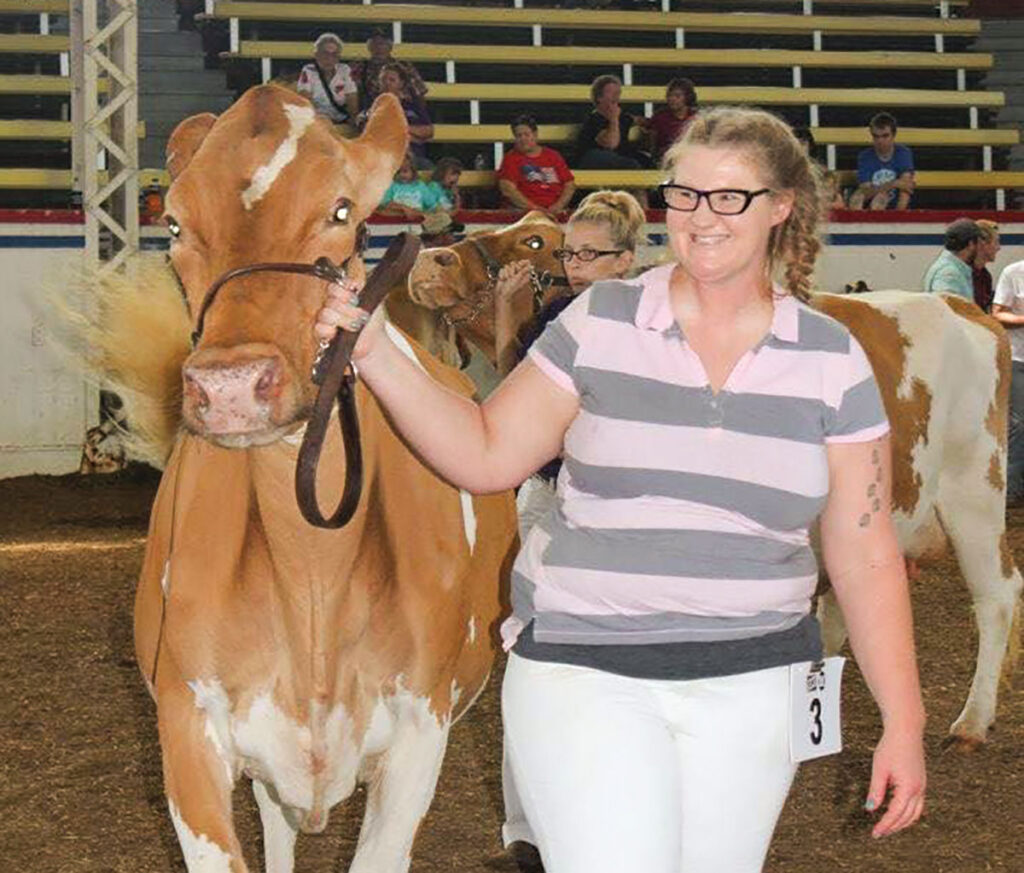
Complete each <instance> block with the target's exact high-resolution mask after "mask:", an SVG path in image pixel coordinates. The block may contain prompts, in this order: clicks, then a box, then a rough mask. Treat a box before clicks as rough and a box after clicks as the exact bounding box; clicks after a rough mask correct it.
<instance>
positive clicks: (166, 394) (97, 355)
mask: <svg viewBox="0 0 1024 873" xmlns="http://www.w3.org/2000/svg"><path fill="white" fill-rule="evenodd" d="M55 303H56V305H57V308H58V310H59V311H60V313H61V315H62V317H63V320H64V322H65V333H66V334H67V335H68V340H69V342H68V346H69V347H70V348H71V349H72V351H73V353H74V354H75V356H76V357H77V358H79V360H80V361H81V362H82V364H83V366H84V367H85V369H86V370H87V372H88V374H89V376H90V377H91V378H93V379H95V380H96V381H97V382H98V383H99V384H100V385H101V386H102V387H103V388H104V389H106V390H109V391H114V392H115V393H117V394H118V395H119V396H120V397H121V399H122V400H123V401H124V405H125V414H126V418H127V420H128V427H129V431H128V433H127V434H125V435H124V441H125V444H126V447H127V449H128V451H129V453H130V454H131V456H132V457H134V458H137V459H138V460H142V461H146V462H148V463H150V464H153V465H154V466H157V467H163V465H164V463H165V462H166V460H167V457H168V455H169V454H170V451H171V446H172V445H173V444H174V439H175V436H176V435H177V433H178V429H179V426H180V424H181V365H182V362H183V361H184V359H185V357H186V355H187V354H188V352H189V331H190V321H189V317H188V312H187V310H186V308H185V302H184V299H183V297H182V293H181V289H180V287H179V285H178V282H177V279H176V278H175V275H174V273H173V271H172V270H171V268H170V267H169V266H167V265H165V264H164V263H162V262H159V261H158V260H157V259H155V258H154V259H150V258H140V259H137V261H136V262H135V263H133V264H131V265H130V267H129V269H128V270H127V271H126V272H125V273H124V274H120V273H119V274H111V275H107V276H103V277H100V276H86V277H85V278H84V279H83V281H82V283H81V286H80V287H78V288H69V289H68V290H67V291H66V292H65V293H64V294H62V295H61V296H60V297H59V298H58V299H57V300H56V301H55Z"/></svg>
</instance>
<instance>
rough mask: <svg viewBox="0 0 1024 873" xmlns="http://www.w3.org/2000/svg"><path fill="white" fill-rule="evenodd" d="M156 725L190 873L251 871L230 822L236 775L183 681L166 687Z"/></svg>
mask: <svg viewBox="0 0 1024 873" xmlns="http://www.w3.org/2000/svg"><path fill="white" fill-rule="evenodd" d="M157 723H158V726H159V730H160V747H161V749H162V751H163V769H164V790H165V791H166V793H167V805H168V807H169V808H170V812H171V819H172V821H173V822H174V829H175V831H177V834H178V843H179V844H180V845H181V852H182V854H183V855H184V856H185V866H186V867H187V868H188V873H248V867H246V866H245V861H244V860H243V858H242V849H241V846H240V845H239V843H238V837H237V835H236V834H235V828H234V824H233V823H232V820H231V789H232V788H233V786H234V777H233V775H232V771H231V767H230V765H229V763H228V761H227V755H226V753H225V751H224V750H220V749H218V748H217V746H216V744H215V741H214V739H213V737H214V736H216V734H215V733H214V732H213V731H207V715H206V713H205V712H204V710H203V709H201V708H200V707H199V706H198V705H197V700H196V696H195V695H193V693H192V692H191V691H190V690H189V689H188V688H187V687H185V686H184V685H182V686H181V687H180V689H172V690H169V689H167V688H162V689H161V690H160V693H159V694H158V697H157Z"/></svg>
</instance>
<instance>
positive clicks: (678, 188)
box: [658, 182, 772, 215]
mask: <svg viewBox="0 0 1024 873" xmlns="http://www.w3.org/2000/svg"><path fill="white" fill-rule="evenodd" d="M658 191H660V192H661V196H662V198H664V200H665V205H666V206H667V207H668V208H669V209H675V210H677V211H679V212H696V211H697V207H698V206H700V201H701V198H702V197H703V198H706V199H707V201H708V207H709V208H710V209H711V211H712V212H715V213H718V214H719V215H739V214H740V213H741V212H746V211H747V207H749V206H750V204H751V203H752V202H753V201H754V198H755V197H760V196H761V195H762V194H771V193H772V189H771V188H761V189H760V190H759V191H744V190H743V189H741V188H716V189H715V190H713V191H699V190H698V189H696V188H687V187H686V186H685V185H675V184H673V183H672V182H666V183H665V184H664V185H659V186H658Z"/></svg>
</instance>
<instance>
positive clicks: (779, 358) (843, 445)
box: [318, 107, 925, 873]
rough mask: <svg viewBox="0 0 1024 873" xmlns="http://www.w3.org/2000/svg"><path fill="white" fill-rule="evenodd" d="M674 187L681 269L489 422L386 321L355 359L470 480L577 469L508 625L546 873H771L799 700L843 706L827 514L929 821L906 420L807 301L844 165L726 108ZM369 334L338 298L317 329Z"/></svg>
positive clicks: (891, 724) (518, 573)
mask: <svg viewBox="0 0 1024 873" xmlns="http://www.w3.org/2000/svg"><path fill="white" fill-rule="evenodd" d="M666 169H667V170H668V172H669V174H670V177H669V178H670V180H671V181H670V182H669V183H668V184H667V185H665V186H664V188H663V194H664V196H665V200H666V203H667V205H668V214H667V217H666V224H667V228H668V236H669V240H670V243H671V247H672V251H673V254H674V256H675V258H674V260H673V261H672V262H670V263H667V264H664V265H662V266H659V267H655V268H654V269H652V270H649V271H648V272H646V273H644V274H643V275H641V276H640V277H639V278H637V279H634V280H618V281H603V282H597V283H596V284H594V285H592V286H591V287H590V288H589V289H588V290H587V291H584V292H583V293H582V294H580V295H579V296H577V297H576V299H575V300H574V301H573V303H572V304H570V305H569V307H568V308H567V309H566V310H565V311H564V312H563V313H562V314H561V315H560V316H559V317H558V318H557V319H556V320H555V321H554V322H553V323H552V324H550V325H549V326H548V328H547V329H546V330H545V332H544V334H543V335H542V336H541V337H540V339H538V340H537V341H536V342H535V343H534V344H533V345H532V346H531V348H530V350H529V353H528V356H527V358H526V360H524V361H523V362H522V363H521V364H520V365H519V366H518V367H517V368H516V369H515V370H514V371H513V372H512V373H511V374H510V375H509V376H508V378H507V379H505V380H504V381H503V382H502V383H501V385H500V386H499V387H498V389H497V390H496V391H495V392H494V393H493V394H491V395H490V396H489V397H488V398H487V400H486V401H485V402H484V403H483V404H482V405H477V404H476V403H474V402H472V401H470V400H467V399H465V398H462V397H457V396H455V395H454V394H451V393H449V392H447V391H445V390H444V389H443V388H441V387H440V386H438V385H436V384H435V383H433V382H431V381H430V380H429V379H428V378H426V377H425V376H424V374H423V373H422V372H421V371H420V370H418V369H417V368H416V366H415V364H413V363H412V362H411V361H409V360H408V359H407V358H405V357H404V356H403V355H402V353H401V352H400V351H399V350H398V349H397V347H395V346H393V345H392V343H391V342H390V341H389V340H388V338H387V336H386V334H385V333H384V331H383V328H382V321H381V316H379V315H377V316H375V317H374V318H373V319H371V321H370V324H369V325H368V326H367V328H366V329H365V330H364V331H363V333H362V335H361V336H360V337H359V341H358V343H357V345H356V350H355V353H354V355H353V359H354V360H355V361H356V363H357V364H358V366H359V374H360V378H362V379H363V380H364V381H365V382H366V384H367V386H368V387H369V388H370V390H372V391H373V392H374V393H375V394H376V396H377V398H378V399H379V400H380V402H381V403H382V404H383V405H384V406H385V408H386V409H387V410H388V413H389V415H390V418H391V421H392V422H393V423H394V424H395V426H396V427H397V428H399V429H400V430H401V432H402V433H403V434H404V435H405V437H406V438H407V439H408V440H409V441H410V443H411V444H412V445H413V446H414V448H415V449H416V450H417V451H418V452H419V454H420V456H421V457H423V458H424V459H426V461H427V463H429V464H431V465H432V466H433V467H434V469H435V470H437V472H438V473H439V474H440V475H441V476H444V477H445V478H446V479H448V480H449V481H450V482H452V483H453V484H456V485H458V486H460V487H462V488H466V489H467V490H469V491H472V492H478V493H482V492H490V491H496V490H499V489H502V488H509V487H512V486H515V485H517V484H519V483H520V482H522V481H523V479H524V478H526V476H527V475H529V473H530V472H531V471H533V470H535V469H537V468H538V467H539V466H540V465H541V464H542V463H544V462H546V461H548V460H550V459H551V458H553V457H555V456H556V455H557V454H558V453H559V452H563V454H564V462H563V469H562V472H561V474H560V476H559V480H558V495H557V496H558V500H557V502H556V505H555V507H554V509H553V510H552V511H551V512H550V513H549V514H548V515H547V516H545V518H543V519H542V520H541V521H540V522H538V523H537V524H536V525H535V526H534V527H533V529H532V530H531V531H530V533H529V534H528V536H527V537H526V540H525V542H524V543H523V545H522V549H521V551H520V554H519V557H518V559H517V560H516V564H515V566H514V568H513V573H512V586H513V592H512V604H513V614H512V616H511V617H510V618H509V619H507V620H506V622H505V623H504V625H503V626H502V635H503V640H504V645H505V647H506V649H507V650H509V659H508V664H507V666H506V670H505V676H504V681H503V686H502V714H503V718H504V730H505V735H506V739H507V743H508V754H509V759H510V764H511V770H512V775H513V777H514V780H515V783H516V787H517V789H518V792H519V795H520V797H521V799H522V802H523V807H524V810H525V819H526V823H527V825H528V831H529V832H526V831H523V832H520V833H519V834H517V835H516V836H517V837H518V838H519V839H524V838H525V839H529V840H530V841H532V842H534V843H535V844H536V845H538V846H539V848H540V852H541V856H542V858H543V862H544V867H545V869H546V871H547V873H621V871H623V870H642V871H644V873H707V871H729V873H756V871H759V870H761V867H762V864H763V862H764V857H765V855H766V853H767V850H768V845H769V842H770V840H771V835H772V831H773V830H774V827H775V822H776V820H777V818H778V815H779V812H780V811H781V809H782V806H783V803H784V801H785V798H786V795H787V793H788V791H789V787H790V784H791V782H792V780H793V777H794V774H795V772H796V769H797V763H795V761H797V760H799V759H800V758H801V757H803V755H801V754H800V753H799V749H800V748H801V743H800V742H799V741H800V740H806V738H807V734H806V733H805V731H806V729H807V727H808V724H807V719H808V714H807V711H806V710H798V711H793V710H791V708H790V701H791V695H792V699H794V700H797V701H800V700H802V698H801V694H804V693H805V690H811V691H813V690H815V689H817V688H819V687H820V685H818V684H817V683H815V684H814V685H813V686H808V688H807V689H805V688H804V685H805V684H806V680H807V676H808V675H809V674H808V672H807V671H808V669H809V665H810V664H811V663H813V662H816V661H817V660H818V659H819V658H820V657H821V640H820V632H819V628H818V626H817V623H816V621H815V619H814V617H813V616H812V615H811V614H810V603H811V597H812V595H813V593H814V590H815V585H816V582H817V575H818V568H817V563H816V560H815V557H814V553H813V552H812V550H811V547H810V543H809V534H808V529H809V528H810V526H811V525H812V523H814V522H815V521H816V520H818V519H819V517H820V531H821V553H822V556H823V558H824V562H825V568H826V569H827V570H828V573H829V576H830V579H831V582H832V585H833V587H834V588H835V590H836V593H837V594H838V596H839V601H840V604H841V606H842V608H843V612H844V615H845V618H846V623H847V626H848V629H849V632H850V641H851V645H852V647H853V651H854V654H855V655H856V657H857V660H858V664H859V667H860V669H861V672H862V673H863V674H864V676H865V678H866V680H867V684H868V686H869V687H870V689H871V691H872V693H873V695H874V697H875V699H876V701H877V702H878V704H879V707H880V709H881V712H882V725H883V730H882V737H881V741H880V742H879V744H878V746H877V747H876V749H875V752H874V758H873V766H872V774H871V781H870V785H869V788H868V792H867V796H866V798H865V804H864V805H865V808H866V809H867V810H869V811H881V810H882V809H883V807H884V812H883V814H882V815H881V817H880V818H879V819H878V820H877V821H875V822H874V825H873V828H872V834H873V835H874V836H876V837H881V836H885V835H887V834H891V833H894V832H895V831H898V830H901V829H902V828H905V827H907V826H909V825H911V824H913V822H915V821H916V820H917V819H918V818H919V817H920V815H921V811H922V808H923V804H924V784H925V771H924V752H923V742H922V735H923V728H924V712H923V708H922V704H921V694H920V689H919V685H918V677H917V667H916V662H915V658H914V648H913V635H912V628H911V617H910V603H909V596H908V593H907V585H906V576H905V571H904V562H903V558H902V555H901V553H900V551H899V548H898V546H897V542H896V538H895V534H894V531H893V525H892V520H891V518H890V515H889V505H890V478H891V473H890V447H889V441H888V429H889V428H888V422H887V420H886V417H885V411H884V408H883V406H882V402H881V399H880V396H879V392H878V388H877V385H876V383H875V380H874V376H873V374H872V372H871V368H870V366H869V364H868V361H867V358H866V356H865V354H864V352H863V350H862V349H861V347H860V345H859V344H858V343H857V341H856V340H855V339H854V338H853V337H852V335H851V334H850V332H849V331H848V330H847V329H846V328H845V327H844V326H842V325H840V324H839V323H838V322H836V321H834V320H832V319H830V318H828V317H827V316H825V315H823V314H821V313H818V312H816V311H815V310H814V309H812V308H811V307H810V306H808V305H806V302H805V301H806V300H807V298H808V296H809V292H810V290H811V279H812V272H813V268H814V262H815V258H816V256H817V254H818V250H819V248H820V243H819V241H818V237H817V228H818V224H819V221H820V220H821V218H822V216H823V212H824V207H823V202H822V200H823V193H822V185H821V180H820V171H819V170H818V168H817V167H816V166H815V165H814V164H813V162H812V161H811V160H810V159H809V158H808V156H807V154H806V152H805V151H804V149H803V148H802V146H801V145H800V143H799V142H798V141H797V140H796V139H795V137H794V136H793V134H792V131H791V130H790V129H789V127H788V126H787V125H786V124H785V123H784V122H782V121H780V120H779V119H778V118H776V117H774V116H772V115H770V114H768V113H765V112H762V111H760V110H752V109H738V108H727V107H721V108H715V109H712V110H709V111H704V112H701V113H699V114H698V115H697V117H696V118H695V119H694V121H693V122H692V123H691V125H690V126H689V128H688V129H687V131H686V133H685V134H684V135H683V137H682V139H681V140H680V141H678V142H677V143H676V144H675V145H674V146H673V147H672V148H671V149H670V150H669V152H668V154H667V156H666ZM610 248H612V249H613V248H614V246H612V247H610ZM364 323H365V315H364V314H363V313H361V311H360V310H359V309H358V308H357V306H356V305H355V300H354V298H353V295H352V288H351V287H346V288H338V289H335V290H334V291H333V292H332V293H331V295H330V297H329V300H328V304H327V306H326V307H325V308H324V309H323V310H322V311H321V315H320V318H319V324H318V333H319V334H321V335H329V334H330V333H331V332H332V331H333V329H334V327H335V326H341V327H344V328H347V329H354V328H357V327H359V326H361V325H362V324H364ZM801 676H802V677H803V678H802V679H801ZM830 687H831V686H830ZM815 699H817V698H815ZM819 707H820V701H819ZM811 715H813V716H814V717H815V718H818V717H819V716H820V715H821V711H820V709H819V712H818V713H817V714H815V713H814V707H813V705H812V707H811ZM811 727H812V730H811V734H810V740H809V741H810V742H811V743H813V742H814V737H815V736H816V735H817V736H818V737H819V738H820V736H821V735H820V733H819V734H815V731H816V730H817V727H818V723H817V722H815V723H814V725H812V726H811ZM791 740H793V743H794V744H793V748H792V749H791V746H790V742H791ZM890 792H891V793H890ZM843 814H845V813H843Z"/></svg>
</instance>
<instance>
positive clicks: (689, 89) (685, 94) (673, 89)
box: [635, 76, 697, 163]
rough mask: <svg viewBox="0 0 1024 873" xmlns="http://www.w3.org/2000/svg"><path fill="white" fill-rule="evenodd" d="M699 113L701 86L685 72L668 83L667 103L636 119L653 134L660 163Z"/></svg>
mask: <svg viewBox="0 0 1024 873" xmlns="http://www.w3.org/2000/svg"><path fill="white" fill-rule="evenodd" d="M696 114H697V89H696V87H695V86H694V84H693V82H692V81H691V80H690V79H687V78H685V77H683V76H680V77H678V78H675V79H672V80H671V81H670V82H669V83H668V85H667V86H666V87H665V105H664V106H663V107H662V108H661V109H659V110H658V111H657V112H655V113H654V115H652V116H651V117H650V118H637V119H635V120H636V123H637V124H638V125H639V126H640V127H642V128H643V129H644V130H645V131H646V132H647V134H648V136H649V137H650V143H651V155H652V157H653V158H654V160H655V162H656V163H660V162H661V159H662V157H663V156H664V154H665V152H667V151H668V149H669V146H671V145H672V143H674V142H675V141H676V140H677V139H679V137H680V136H682V135H683V132H684V131H685V130H686V127H687V125H688V124H689V123H690V122H691V121H693V117H694V116H695V115H696Z"/></svg>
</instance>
